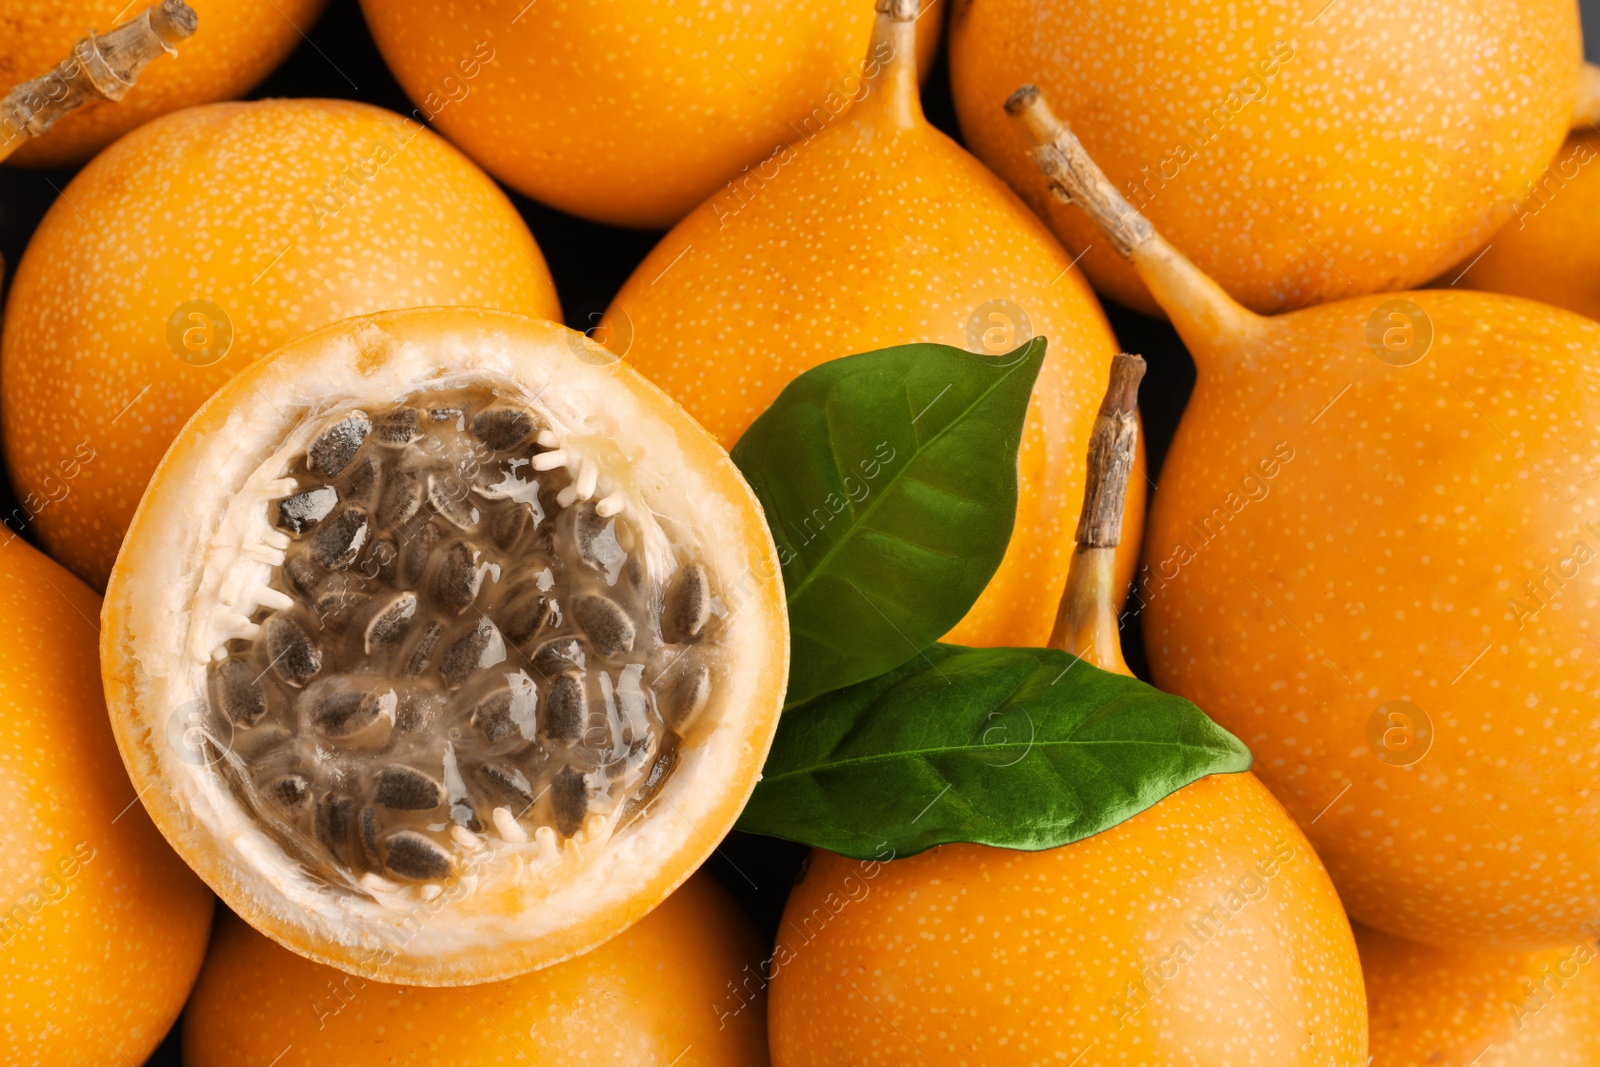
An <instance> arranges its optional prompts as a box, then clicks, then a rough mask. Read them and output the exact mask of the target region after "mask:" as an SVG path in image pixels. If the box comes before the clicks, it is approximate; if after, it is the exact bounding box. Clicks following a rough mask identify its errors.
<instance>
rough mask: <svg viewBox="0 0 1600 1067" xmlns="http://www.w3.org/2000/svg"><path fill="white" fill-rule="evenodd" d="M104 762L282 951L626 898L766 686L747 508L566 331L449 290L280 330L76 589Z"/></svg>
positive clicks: (483, 951)
mask: <svg viewBox="0 0 1600 1067" xmlns="http://www.w3.org/2000/svg"><path fill="white" fill-rule="evenodd" d="M103 622H104V625H103V630H102V632H103V637H102V643H101V661H102V664H103V669H104V673H105V685H106V693H107V698H108V701H109V703H110V708H111V716H112V721H113V724H114V726H115V730H116V735H117V741H118V744H119V746H120V747H121V750H122V756H123V760H124V761H125V762H126V764H127V766H128V770H129V772H130V774H131V775H132V776H133V780H134V784H135V786H136V787H137V788H138V789H139V790H140V796H142V797H143V799H144V803H145V805H146V807H148V808H149V809H150V813H151V815H152V816H153V817H154V819H155V822H156V824H157V825H158V826H159V827H160V828H161V830H162V832H163V833H165V834H166V836H167V838H168V839H169V840H170V841H171V842H172V845H173V847H174V848H176V849H177V851H178V852H179V853H180V854H181V855H182V856H183V857H184V858H185V859H186V860H187V861H188V862H189V864H190V865H191V866H192V867H194V869H195V870H196V871H198V872H199V873H200V875H201V876H202V877H203V878H204V879H205V880H206V881H207V882H208V883H210V885H211V886H212V888H213V889H215V890H216V892H217V893H218V895H220V896H221V897H222V898H223V900H224V901H226V902H227V903H228V905H229V906H230V907H232V908H233V909H234V910H235V911H236V912H238V913H239V914H240V915H242V916H243V917H244V918H246V919H247V920H248V921H249V922H251V923H252V924H253V925H255V926H256V927H257V928H258V929H260V930H262V931H263V932H265V933H266V934H268V935H269V936H271V937H273V938H275V939H277V940H278V941H280V942H282V943H283V944H284V945H286V946H287V947H289V948H291V949H293V950H295V951H297V952H300V953H302V954H303V955H306V956H309V957H311V958H313V959H316V960H319V961H321V962H324V963H328V964H331V965H333V966H335V967H339V968H342V969H344V970H346V971H351V972H355V973H358V974H362V975H365V976H368V977H372V978H376V979H380V980H384V981H390V982H403V983H408V984H415V985H447V984H458V983H466V982H483V981H490V980H494V979H499V978H505V977H508V976H511V975H515V974H519V973H522V972H525V971H528V970H532V969H534V968H537V967H540V966H544V965H546V964H549V963H554V962H556V961H558V960H561V959H564V958H567V957H569V956H572V955H574V954H576V953H578V952H582V951H584V950H586V949H588V948H590V947H592V946H594V945H597V944H599V943H600V942H602V941H604V940H606V939H608V938H610V937H611V936H613V935H615V934H617V933H618V932H620V931H621V930H623V929H624V928H626V927H627V926H628V925H630V924H631V923H633V922H634V921H636V920H637V919H639V918H640V917H642V916H643V915H645V914H646V913H647V912H648V911H649V910H650V909H651V908H652V907H654V906H655V905H656V904H657V903H659V902H660V901H661V900H662V899H664V898H665V897H666V896H667V895H668V894H669V893H670V892H671V891H672V890H673V889H674V888H675V887H676V886H677V885H678V884H679V883H681V882H682V881H683V880H684V879H685V878H687V877H688V876H689V874H690V873H691V872H692V871H693V870H694V869H695V867H697V866H698V865H699V864H700V863H701V862H702V861H703V860H704V859H705V858H706V856H707V855H708V854H709V853H710V851H711V850H712V849H713V848H714V847H715V846H716V844H717V842H718V841H719V840H720V838H721V837H722V835H723V834H724V833H725V832H726V831H727V829H728V828H729V827H730V826H731V825H732V823H733V821H734V819H735V817H736V816H737V814H738V812H739V810H740V808H741V807H742V806H743V804H744V801H745V799H746V798H747V797H748V795H749V793H750V790H751V789H752V787H753V786H754V784H755V781H756V779H757V777H758V775H759V772H760V767H761V763H762V761H763V759H764V758H765V755H766V751H767V748H768V745H769V743H770V741H771V738H772V733H773V730H774V728H775V727H776V724H777V718H778V713H779V710H780V708H781V706H782V703H783V689H784V680H785V677H786V675H787V669H788V633H787V622H786V619H785V615H784V598H783V589H782V581H781V577H780V575H779V568H778V565H777V561H776V556H775V552H774V548H773V544H772V539H771V536H770V534H769V533H768V531H767V528H766V525H765V523H764V521H763V518H762V514H761V510H760V506H759V505H758V503H757V502H756V499H755V497H754V496H753V495H752V494H751V492H750V489H749V487H748V486H747V485H746V484H745V482H744V480H743V479H742V478H741V476H740V474H739V472H738V470H737V469H736V468H735V467H734V465H733V464H732V462H731V461H730V460H729V459H728V457H727V455H726V454H725V453H724V452H723V451H722V449H721V448H719V447H718V446H717V444H716V443H715V442H714V441H713V440H712V439H711V438H710V436H708V435H707V434H706V433H705V432H704V431H703V430H702V429H701V428H700V427H699V426H698V425H697V424H696V423H695V422H694V421H693V420H692V419H691V418H690V417H689V416H688V415H686V414H685V413H684V412H683V410H682V409H681V408H679V407H678V406H677V405H676V404H675V403H674V402H673V401H672V400H670V399H669V398H667V396H666V395H665V394H663V393H661V392H660V391H659V390H657V389H656V388H655V387H654V386H652V385H650V384H649V383H648V382H646V381H645V380H644V379H643V378H641V377H640V376H639V375H637V374H635V373H634V372H633V371H632V370H631V369H630V368H629V367H628V366H627V365H626V364H624V363H620V362H618V361H617V360H616V359H615V357H614V356H612V355H611V354H609V353H608V352H606V351H605V350H604V349H602V348H599V347H598V346H596V345H594V344H592V343H591V342H590V341H589V340H588V339H587V338H585V337H583V336H582V335H581V334H577V333H573V332H572V331H570V330H567V329H565V328H563V327H561V326H558V325H555V324H553V323H547V322H539V321H535V320H532V319H525V318H521V317H519V316H515V315H508V314H503V313H499V312H489V311H482V310H475V309H458V308H430V309H421V310H413V311H401V312H390V313H385V314H380V315H373V316H369V317H365V318H360V319H352V320H350V321H348V322H344V323H340V324H338V325H335V326H332V327H329V328H327V329H325V330H321V331H318V332H316V333H313V334H309V335H307V336H305V337H303V338H301V339H299V340H297V341H295V342H293V343H292V344H290V345H288V346H287V347H285V348H284V349H281V350H280V351H279V352H278V353H276V354H275V355H274V356H272V357H269V358H266V359H263V360H261V361H260V362H258V363H256V364H254V365H253V366H251V367H250V368H249V369H248V370H246V371H245V372H243V373H241V374H240V375H239V376H238V377H236V378H234V379H233V380H232V381H230V382H229V383H228V384H227V385H226V386H224V387H223V389H222V390H221V392H219V393H218V394H217V395H216V396H214V397H213V398H212V399H211V400H210V401H209V402H207V403H206V405H205V406H204V407H203V408H201V409H200V411H199V412H198V413H197V414H196V415H195V416H194V418H193V419H192V420H190V422H189V424H188V426H187V428H186V429H185V430H184V431H183V433H182V434H181V435H180V436H179V438H178V440H177V441H176V443H175V444H174V445H173V446H172V448H171V450H170V451H169V452H168V453H167V456H166V458H165V459H164V460H163V461H162V464H161V466H160V468H159V470H158V471H157V473H156V475H155V478H154V479H153V481H152V482H151V484H150V487H149V489H148V490H147V492H146V494H145V497H144V500H143V502H142V503H141V505H140V507H139V511H138V513H137V516H136V517H135V519H134V522H133V525H132V527H131V528H130V530H129V532H128V536H127V540H126V541H125V542H124V543H123V546H122V551H121V554H120V556H119V557H118V560H117V565H116V568H115V570H114V572H113V574H112V577H111V583H110V586H109V588H108V590H107V594H106V602H105V610H104V617H103Z"/></svg>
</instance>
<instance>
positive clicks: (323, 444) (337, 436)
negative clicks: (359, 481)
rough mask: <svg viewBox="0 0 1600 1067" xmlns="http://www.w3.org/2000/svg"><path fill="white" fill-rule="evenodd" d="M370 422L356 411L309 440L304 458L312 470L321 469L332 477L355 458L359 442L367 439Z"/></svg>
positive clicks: (359, 445)
mask: <svg viewBox="0 0 1600 1067" xmlns="http://www.w3.org/2000/svg"><path fill="white" fill-rule="evenodd" d="M371 428H372V424H371V423H369V422H368V421H367V417H366V416H365V415H363V414H362V413H361V412H359V411H358V412H356V413H355V414H354V415H351V416H350V417H349V418H346V419H344V420H342V421H341V422H338V423H335V424H334V425H333V426H332V427H330V428H329V429H327V430H325V431H323V434H322V436H321V437H319V438H317V439H316V440H315V441H313V442H311V448H310V450H309V451H308V453H307V456H306V459H307V461H308V465H309V466H310V467H311V469H312V470H318V471H321V472H322V473H323V474H326V475H327V476H328V477H330V478H331V477H333V476H334V475H335V474H338V473H339V472H340V471H342V470H344V469H345V468H346V467H348V466H350V461H351V460H353V459H355V458H356V453H357V452H358V451H359V450H360V449H361V442H362V441H365V440H366V439H367V431H368V430H370V429H371Z"/></svg>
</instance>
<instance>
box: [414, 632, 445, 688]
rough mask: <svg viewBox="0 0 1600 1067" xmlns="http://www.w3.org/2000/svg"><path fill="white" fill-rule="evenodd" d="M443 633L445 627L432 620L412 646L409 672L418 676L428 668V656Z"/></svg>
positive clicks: (431, 653)
mask: <svg viewBox="0 0 1600 1067" xmlns="http://www.w3.org/2000/svg"><path fill="white" fill-rule="evenodd" d="M442 633H444V627H443V626H441V625H440V624H439V623H436V622H430V623H429V624H428V628H427V629H426V630H424V631H422V636H421V637H420V638H419V639H418V640H417V643H416V644H415V645H413V646H412V648H411V659H410V660H409V661H408V662H407V663H406V673H407V674H410V675H411V676H412V677H416V676H418V675H420V674H421V673H422V672H423V671H425V670H427V669H428V658H429V657H430V656H432V655H433V649H434V646H436V645H437V644H438V643H439V635H440V634H442Z"/></svg>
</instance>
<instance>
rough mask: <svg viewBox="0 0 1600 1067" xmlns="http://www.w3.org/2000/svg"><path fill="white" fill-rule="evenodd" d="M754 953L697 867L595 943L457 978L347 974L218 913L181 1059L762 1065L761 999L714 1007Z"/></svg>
mask: <svg viewBox="0 0 1600 1067" xmlns="http://www.w3.org/2000/svg"><path fill="white" fill-rule="evenodd" d="M761 954H762V946H761V943H760V941H759V940H758V937H757V934H756V932H755V929H754V928H753V927H752V925H751V923H750V920H749V919H747V918H746V917H745V916H744V913H743V912H742V911H741V910H740V908H739V905H738V904H737V903H735V902H734V901H733V900H732V898H730V897H729V896H728V894H727V892H726V891H724V890H723V889H722V888H721V887H720V886H718V885H717V883H716V880H715V879H714V878H712V877H711V876H710V875H709V874H698V875H696V876H694V877H693V878H691V879H690V880H689V881H688V882H686V883H685V884H684V885H683V886H682V887H681V888H679V889H678V891H677V892H676V893H674V894H673V895H672V896H670V897H668V898H667V899H666V900H665V901H664V902H663V903H662V905H661V906H660V907H659V908H657V909H656V910H655V911H653V912H651V913H650V915H648V916H646V917H645V918H644V919H642V920H641V921H640V922H638V923H637V924H635V925H634V926H633V927H631V928H630V929H628V930H627V931H625V932H624V933H622V934H619V935H618V936H617V937H616V938H614V939H612V940H611V941H609V942H607V943H606V944H604V945H602V946H600V947H599V948H597V949H595V950H594V951H593V952H589V953H586V954H584V955H583V956H580V957H579V958H577V959H574V960H568V961H567V962H565V963H559V964H556V965H555V966H553V967H548V968H546V969H545V970H542V971H538V972H536V973H534V974H529V975H524V976H522V977H520V978H513V979H509V980H506V981H502V982H493V983H489V984H485V985H475V986H469V987H466V988H460V989H423V988H418V987H416V986H400V985H389V984H386V983H382V982H373V981H365V980H363V979H360V978H355V977H353V976H351V975H347V974H343V973H341V972H339V971H336V970H334V969H333V968H332V967H326V966H323V965H322V964H319V963H313V962H311V961H310V960H307V959H303V958H302V957H300V956H296V955H294V954H293V953H292V952H290V951H288V950H287V949H284V948H281V947H280V946H278V945H276V944H274V943H273V942H271V941H269V940H268V939H267V938H265V937H262V936H261V935H260V934H258V933H256V932H255V931H253V930H251V929H250V928H249V927H247V926H246V925H245V924H244V923H242V922H240V921H239V920H238V919H236V918H233V917H232V916H228V917H226V918H224V919H223V920H222V921H221V922H220V923H219V925H218V929H217V934H216V937H215V938H214V940H213V943H212V947H211V951H210V953H209V954H208V956H207V959H206V966H205V969H204V970H203V971H202V972H201V975H200V979H199V981H198V982H197V983H196V984H195V992H194V997H193V998H192V1000H191V1001H190V1008H189V1011H188V1012H187V1013H186V1014H185V1016H184V1039H183V1050H184V1063H185V1064H187V1065H188V1067H238V1065H240V1064H253V1063H256V1062H257V1061H260V1062H261V1063H262V1064H265V1063H266V1062H267V1061H268V1060H270V1059H271V1058H272V1057H273V1056H274V1055H279V1054H280V1053H281V1059H280V1060H279V1061H278V1062H277V1063H275V1064H274V1065H273V1067H320V1065H322V1064H341V1065H355V1064H373V1065H377V1064H382V1065H383V1067H441V1065H444V1064H474V1065H476V1064H502V1063H503V1064H513V1063H519V1062H520V1063H537V1064H540V1065H541V1067H579V1065H588V1064H596V1063H604V1064H607V1065H615V1067H664V1065H666V1064H670V1063H671V1062H672V1060H673V1057H681V1059H680V1065H681V1064H688V1063H691V1062H692V1063H694V1064H696V1065H700V1067H761V1065H763V1064H765V1062H766V1025H765V1023H766V1015H765V1011H764V1010H763V1008H764V1006H763V1005H761V1004H755V1005H752V1006H750V1007H747V1008H745V1009H744V1010H742V1011H739V1012H728V1013H726V1014H725V1015H723V1016H720V1017H719V1016H718V1015H717V1014H716V1013H715V1012H714V1011H713V1010H712V1005H714V1004H717V1003H719V1002H720V1001H721V1000H723V999H724V998H727V999H730V1000H731V999H732V996H733V995H732V994H731V993H729V992H728V989H729V987H732V986H734V985H735V983H737V982H740V981H742V980H744V977H745V975H746V973H747V972H748V968H750V967H753V966H754V965H755V963H756V962H757V960H758V958H759V957H760V956H761ZM734 1003H735V1004H737V1003H738V1002H737V1001H734ZM264 1050H265V1055H263V1051H264ZM686 1052H687V1053H688V1054H687V1055H685V1053H686Z"/></svg>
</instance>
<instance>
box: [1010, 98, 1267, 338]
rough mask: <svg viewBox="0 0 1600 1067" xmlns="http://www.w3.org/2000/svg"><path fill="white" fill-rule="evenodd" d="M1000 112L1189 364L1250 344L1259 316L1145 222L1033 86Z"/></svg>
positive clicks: (1259, 328)
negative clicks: (1147, 299)
mask: <svg viewBox="0 0 1600 1067" xmlns="http://www.w3.org/2000/svg"><path fill="white" fill-rule="evenodd" d="M1006 112H1007V113H1008V114H1009V115H1011V117H1012V118H1015V119H1016V120H1017V121H1018V122H1020V123H1021V124H1022V127H1023V129H1025V130H1026V131H1027V132H1028V137H1029V140H1030V141H1032V143H1033V146H1034V147H1033V161H1034V164H1035V165H1036V166H1037V167H1038V168H1039V170H1040V171H1041V172H1042V173H1043V174H1044V176H1045V177H1046V178H1048V179H1049V180H1050V189H1051V191H1052V192H1053V193H1055V195H1056V196H1058V197H1059V198H1061V199H1062V200H1065V201H1067V202H1069V203H1073V204H1077V205H1078V206H1079V207H1081V208H1082V209H1083V210H1084V211H1085V212H1087V213H1088V215H1089V218H1090V220H1091V221H1092V222H1094V224H1095V225H1096V226H1098V227H1099V228H1100V230H1101V232H1102V233H1104V234H1105V235H1106V238H1107V239H1108V240H1110V242H1111V244H1112V246H1113V247H1115V248H1116V250H1117V251H1118V252H1120V253H1121V254H1122V255H1123V256H1125V257H1127V258H1128V259H1129V260H1130V261H1131V262H1132V263H1133V267H1134V270H1136V271H1138V272H1139V277H1140V278H1141V279H1142V280H1143V281H1144V283H1145V285H1146V286H1147V287H1148V288H1149V289H1150V294H1151V295H1152V296H1153V297H1155V300H1156V303H1158V304H1160V305H1161V306H1162V307H1163V308H1165V309H1166V312H1167V314H1168V315H1170V316H1171V317H1172V325H1173V326H1174V327H1176V328H1177V331H1178V333H1179V335H1180V336H1181V337H1182V338H1183V340H1184V343H1185V344H1186V345H1188V347H1189V350H1190V352H1191V354H1193V355H1194V357H1195V359H1196V361H1197V362H1198V361H1202V360H1203V359H1204V358H1205V356H1206V354H1208V353H1215V352H1218V351H1219V350H1230V349H1231V350H1233V351H1242V350H1245V349H1247V348H1250V347H1253V346H1252V344H1251V342H1252V340H1253V339H1254V338H1255V337H1256V336H1258V335H1259V334H1260V333H1262V332H1263V331H1264V330H1265V329H1266V328H1267V320H1266V319H1264V318H1262V317H1261V316H1260V315H1257V314H1256V313H1255V312H1253V311H1250V310H1248V309H1247V308H1244V307H1242V306H1241V305H1240V304H1239V303H1237V302H1236V301H1235V300H1234V299H1233V297H1231V296H1229V295H1228V294H1227V292H1226V291H1224V290H1223V288H1222V286H1220V285H1218V284H1217V283H1216V282H1214V281H1212V280H1211V279H1210V278H1209V277H1208V276H1206V274H1204V273H1203V272H1202V271H1201V270H1200V268H1198V267H1196V266H1195V265H1194V264H1193V263H1192V262H1190V261H1189V259H1188V257H1187V256H1185V255H1184V254H1183V253H1182V252H1179V251H1178V250H1177V249H1176V248H1174V247H1172V245H1171V244H1169V243H1168V242H1167V239H1166V238H1164V237H1162V236H1161V235H1160V234H1159V233H1157V232H1156V229H1155V227H1154V226H1152V225H1150V220H1149V219H1147V218H1145V217H1144V216H1143V215H1141V214H1139V212H1138V210H1137V209H1136V208H1135V207H1134V206H1133V205H1132V204H1130V203H1128V201H1127V200H1126V199H1124V198H1123V196H1122V194H1121V193H1119V192H1117V190H1116V187H1115V186H1113V185H1112V184H1111V181H1110V179H1109V178H1107V177H1106V176H1105V173H1104V172H1103V171H1102V170H1101V169H1100V167H1099V166H1098V165H1097V164H1096V163H1095V161H1094V160H1093V159H1091V158H1090V157H1089V153H1088V151H1087V150H1086V149H1085V148H1084V147H1083V143H1082V142H1081V141H1079V140H1078V138H1077V135H1076V134H1074V133H1073V132H1072V130H1071V129H1070V128H1069V127H1068V126H1067V124H1066V123H1064V122H1062V121H1061V120H1060V119H1058V118H1056V116H1055V114H1054V113H1053V112H1052V111H1051V110H1050V105H1049V104H1048V103H1047V102H1046V101H1045V99H1044V97H1042V96H1041V95H1040V94H1039V90H1038V88H1036V87H1035V86H1032V85H1024V86H1023V87H1022V88H1021V89H1018V90H1017V91H1016V92H1014V93H1012V94H1011V97H1010V99H1008V100H1007V101H1006Z"/></svg>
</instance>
